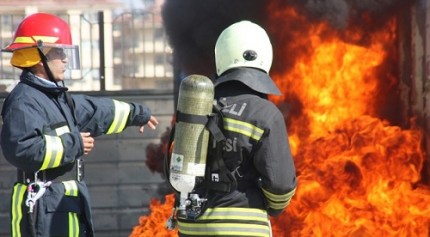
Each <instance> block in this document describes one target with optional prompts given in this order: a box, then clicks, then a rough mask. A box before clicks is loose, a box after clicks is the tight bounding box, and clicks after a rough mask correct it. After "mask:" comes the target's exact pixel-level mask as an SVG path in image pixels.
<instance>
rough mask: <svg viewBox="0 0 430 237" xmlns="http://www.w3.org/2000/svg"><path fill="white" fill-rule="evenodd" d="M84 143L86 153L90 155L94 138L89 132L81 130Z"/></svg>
mask: <svg viewBox="0 0 430 237" xmlns="http://www.w3.org/2000/svg"><path fill="white" fill-rule="evenodd" d="M81 137H82V143H83V144H84V154H85V155H88V154H89V153H90V151H91V150H92V149H93V147H94V138H93V137H91V134H90V133H89V132H81Z"/></svg>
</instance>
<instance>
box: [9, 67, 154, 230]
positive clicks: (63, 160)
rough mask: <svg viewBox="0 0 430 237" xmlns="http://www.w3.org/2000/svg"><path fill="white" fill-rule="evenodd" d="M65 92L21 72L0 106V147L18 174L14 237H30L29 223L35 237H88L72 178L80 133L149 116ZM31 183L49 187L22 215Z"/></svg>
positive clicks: (80, 192) (110, 129) (86, 214)
mask: <svg viewBox="0 0 430 237" xmlns="http://www.w3.org/2000/svg"><path fill="white" fill-rule="evenodd" d="M66 91H67V88H65V87H58V86H56V85H54V84H53V83H52V84H49V83H46V82H44V81H43V80H42V79H39V78H37V77H36V76H34V75H33V74H32V73H31V72H29V71H27V70H24V71H23V73H22V74H21V77H20V82H19V83H18V85H17V86H16V87H15V88H14V89H13V90H12V92H11V93H10V94H9V95H8V97H7V98H6V100H5V102H4V106H3V110H2V113H1V114H2V117H3V127H2V131H1V147H2V150H3V154H4V156H5V158H6V159H7V160H8V161H9V162H10V163H11V164H12V165H14V166H16V167H17V171H18V180H17V182H16V184H15V185H14V189H13V194H12V200H11V218H12V219H11V230H12V236H13V237H19V236H30V231H31V230H32V229H31V226H32V225H30V223H29V221H30V219H31V220H32V223H33V224H34V225H33V226H34V227H35V229H36V235H37V236H44V237H45V236H93V224H92V217H91V210H90V201H89V195H88V190H87V186H86V184H85V182H84V181H83V180H77V177H76V174H75V172H76V169H78V168H76V163H77V160H78V159H79V157H81V156H82V155H83V154H84V148H83V143H82V138H81V135H80V132H90V133H91V136H93V137H96V136H99V135H102V134H111V133H118V132H122V131H123V130H124V129H125V127H127V126H129V125H136V126H140V125H144V124H146V123H147V122H148V121H149V118H150V115H151V114H150V110H149V109H148V108H146V107H143V106H142V105H138V104H134V103H125V102H121V101H116V100H112V99H108V98H95V97H90V96H85V95H73V94H71V95H68V96H66ZM68 98H69V99H68ZM35 173H37V175H36V176H35ZM35 178H36V179H37V180H40V181H43V182H48V181H51V182H52V184H51V185H50V186H47V189H46V192H45V193H44V195H43V196H42V197H41V198H40V199H39V200H38V201H37V202H36V206H35V208H34V211H33V214H32V215H27V212H28V210H29V208H28V207H27V205H26V204H25V201H26V197H27V194H28V193H27V191H28V190H27V188H28V183H29V182H33V181H34V180H35ZM33 229H34V228H33Z"/></svg>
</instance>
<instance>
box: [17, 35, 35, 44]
mask: <svg viewBox="0 0 430 237" xmlns="http://www.w3.org/2000/svg"><path fill="white" fill-rule="evenodd" d="M14 43H23V44H31V43H36V41H34V40H33V38H31V37H26V36H21V37H16V38H15V41H14Z"/></svg>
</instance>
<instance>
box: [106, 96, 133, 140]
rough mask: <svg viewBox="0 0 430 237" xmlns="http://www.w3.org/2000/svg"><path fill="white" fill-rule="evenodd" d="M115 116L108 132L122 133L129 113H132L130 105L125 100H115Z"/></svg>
mask: <svg viewBox="0 0 430 237" xmlns="http://www.w3.org/2000/svg"><path fill="white" fill-rule="evenodd" d="M113 103H114V109H115V116H114V119H113V121H112V124H111V125H110V127H109V129H108V131H107V133H106V134H111V133H120V132H122V131H123V130H124V128H125V125H126V124H127V120H128V115H129V114H130V111H131V109H130V105H129V104H128V103H125V102H121V101H117V100H113Z"/></svg>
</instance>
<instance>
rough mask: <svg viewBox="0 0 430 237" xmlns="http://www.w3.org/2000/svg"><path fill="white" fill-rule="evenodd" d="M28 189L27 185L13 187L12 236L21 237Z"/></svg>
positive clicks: (18, 184)
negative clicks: (23, 204) (23, 208)
mask: <svg viewBox="0 0 430 237" xmlns="http://www.w3.org/2000/svg"><path fill="white" fill-rule="evenodd" d="M26 189H27V185H25V184H20V183H17V184H15V186H14V187H13V194H12V207H11V209H12V210H11V212H12V218H11V221H12V236H14V237H21V228H20V224H21V220H22V208H21V206H22V203H23V200H24V194H25V190H26Z"/></svg>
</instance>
